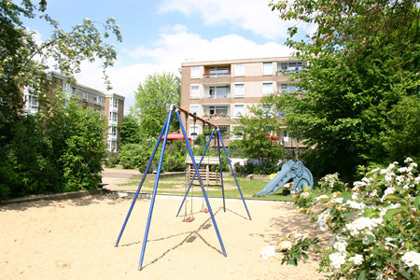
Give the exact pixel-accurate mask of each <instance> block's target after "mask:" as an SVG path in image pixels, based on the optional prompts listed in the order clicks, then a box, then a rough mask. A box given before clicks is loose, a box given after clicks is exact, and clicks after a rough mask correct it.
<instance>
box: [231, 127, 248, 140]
mask: <svg viewBox="0 0 420 280" xmlns="http://www.w3.org/2000/svg"><path fill="white" fill-rule="evenodd" d="M237 127H239V128H242V129H240V130H237V131H238V132H242V134H241V135H240V136H239V135H237V134H236V133H233V140H242V139H243V138H244V133H245V132H244V128H243V127H241V126H240V125H234V126H233V129H232V131H235V130H236V128H237ZM238 134H239V133H238Z"/></svg>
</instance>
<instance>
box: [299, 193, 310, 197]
mask: <svg viewBox="0 0 420 280" xmlns="http://www.w3.org/2000/svg"><path fill="white" fill-rule="evenodd" d="M300 196H301V197H303V198H307V197H308V196H309V193H308V192H303V193H301V194H300Z"/></svg>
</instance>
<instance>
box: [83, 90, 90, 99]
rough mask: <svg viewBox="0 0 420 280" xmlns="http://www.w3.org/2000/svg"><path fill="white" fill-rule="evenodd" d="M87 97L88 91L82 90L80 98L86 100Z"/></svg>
mask: <svg viewBox="0 0 420 280" xmlns="http://www.w3.org/2000/svg"><path fill="white" fill-rule="evenodd" d="M88 97H89V95H88V93H87V92H86V91H82V99H83V100H85V101H87V100H88Z"/></svg>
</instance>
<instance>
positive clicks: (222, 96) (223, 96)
mask: <svg viewBox="0 0 420 280" xmlns="http://www.w3.org/2000/svg"><path fill="white" fill-rule="evenodd" d="M204 98H206V99H217V98H230V93H227V94H217V95H210V94H205V95H204Z"/></svg>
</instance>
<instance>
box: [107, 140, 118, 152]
mask: <svg viewBox="0 0 420 280" xmlns="http://www.w3.org/2000/svg"><path fill="white" fill-rule="evenodd" d="M108 151H110V152H116V151H117V141H115V140H109V141H108Z"/></svg>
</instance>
